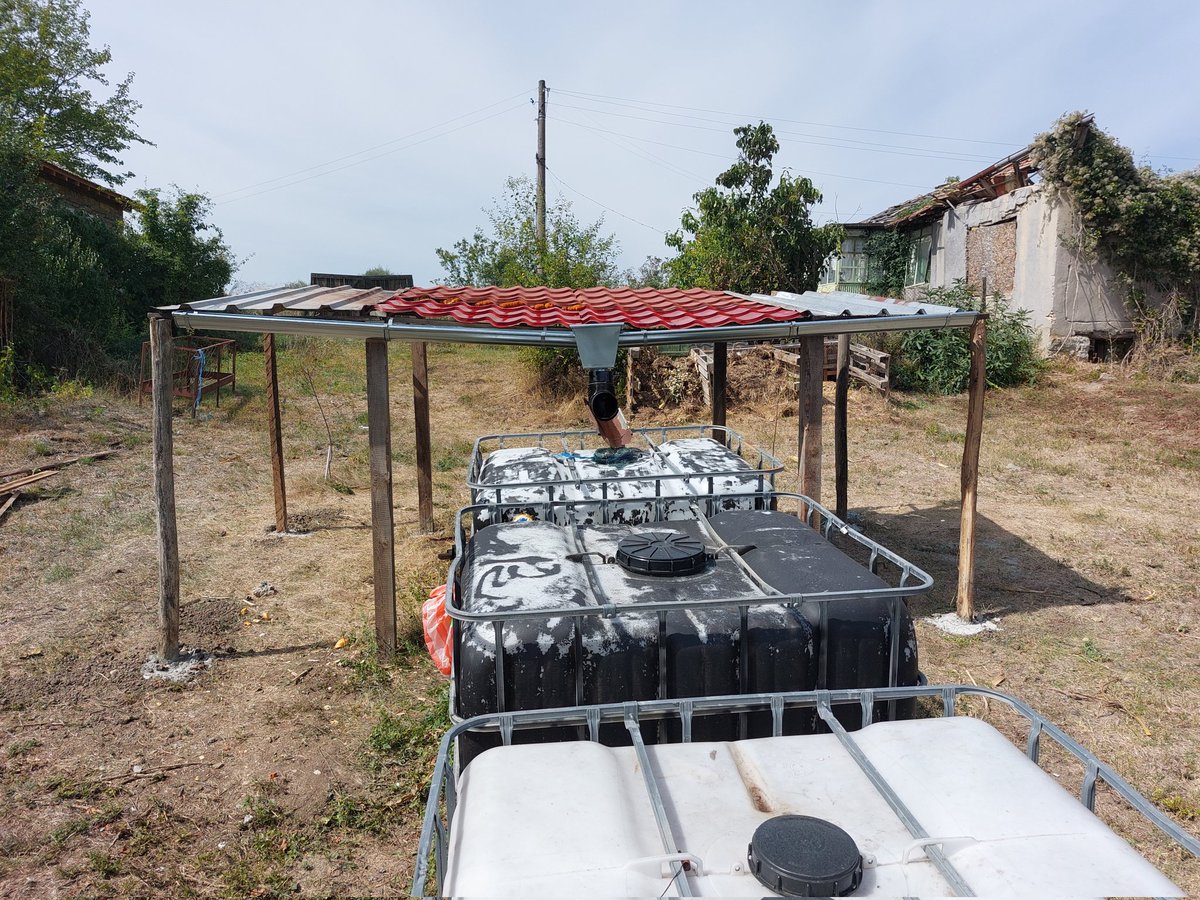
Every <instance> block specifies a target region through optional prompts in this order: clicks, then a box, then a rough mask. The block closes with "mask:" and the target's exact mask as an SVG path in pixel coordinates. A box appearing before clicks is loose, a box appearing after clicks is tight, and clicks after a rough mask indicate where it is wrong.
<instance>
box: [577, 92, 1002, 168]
mask: <svg viewBox="0 0 1200 900" xmlns="http://www.w3.org/2000/svg"><path fill="white" fill-rule="evenodd" d="M558 108H560V109H577V110H581V111H583V112H593V113H599V114H600V115H602V116H616V117H617V118H621V119H636V120H638V121H641V122H652V123H654V124H656V125H666V126H668V127H673V128H692V129H696V130H698V131H712V132H717V133H719V134H728V133H729V128H728V127H725V128H713V127H711V126H708V125H693V124H691V123H690V122H667V121H664V120H662V119H651V118H648V117H646V116H634V115H630V114H629V113H618V112H608V111H607V110H600V109H590V108H588V107H586V106H571V105H570V104H567V103H559V104H558ZM709 121H715V120H709ZM721 124H723V125H726V126H728V125H729V124H730V123H721ZM776 134H777V135H779V136H780V137H787V138H790V139H791V140H792V141H793V143H798V144H811V145H813V146H817V147H832V148H834V149H836V150H857V151H860V152H864V153H887V154H890V155H892V156H911V157H915V158H917V159H940V160H946V161H949V162H976V161H981V160H986V161H991V159H992V157H990V156H982V155H980V154H977V153H953V152H949V153H942V152H939V151H936V150H934V151H927V150H924V149H923V148H918V149H921V150H922V152H915V153H914V152H910V151H908V150H903V149H896V150H887V149H882V148H880V147H854V146H850V145H849V144H831V143H829V142H828V141H819V140H806V138H809V137H813V136H812V135H807V134H799V135H797V134H796V133H795V132H789V131H777V132H776ZM832 140H847V139H843V138H832ZM858 143H866V142H865V141H859V142H858Z"/></svg>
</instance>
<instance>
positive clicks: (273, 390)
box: [263, 334, 288, 534]
mask: <svg viewBox="0 0 1200 900" xmlns="http://www.w3.org/2000/svg"><path fill="white" fill-rule="evenodd" d="M263 368H264V369H265V370H266V373H267V440H268V442H269V443H270V445H271V482H272V484H273V485H274V488H275V531H276V532H277V533H278V534H284V533H286V532H287V530H288V523H287V519H288V515H287V483H286V480H285V478H284V473H283V424H282V422H281V420H280V416H279V373H278V371H277V369H276V366H275V335H273V334H264V335H263Z"/></svg>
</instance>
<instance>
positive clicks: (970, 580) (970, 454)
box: [955, 317, 987, 622]
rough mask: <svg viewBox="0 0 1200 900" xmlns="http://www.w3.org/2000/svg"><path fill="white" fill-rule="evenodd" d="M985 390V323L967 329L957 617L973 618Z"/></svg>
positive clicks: (976, 323)
mask: <svg viewBox="0 0 1200 900" xmlns="http://www.w3.org/2000/svg"><path fill="white" fill-rule="evenodd" d="M986 388H987V320H986V319H985V318H983V317H980V318H979V319H976V321H975V324H974V325H972V326H971V375H970V381H969V383H968V389H967V390H968V395H967V434H966V438H965V439H964V441H963V456H962V478H961V487H962V507H961V510H960V514H959V530H958V596H957V598H956V602H955V605H956V608H957V612H958V615H959V617H960V618H962V619H965V620H966V621H968V622H969V621H971V620H973V619H974V618H975V527H976V515H975V512H976V500H977V495H978V487H979V442H980V437H981V436H982V434H983V395H984V391H985V390H986Z"/></svg>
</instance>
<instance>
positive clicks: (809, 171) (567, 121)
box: [546, 114, 929, 191]
mask: <svg viewBox="0 0 1200 900" xmlns="http://www.w3.org/2000/svg"><path fill="white" fill-rule="evenodd" d="M546 118H548V119H550V118H553V120H554V121H555V122H562V123H564V124H566V125H574V126H575V127H576V128H583V129H586V130H588V131H597V132H603V133H604V134H615V135H619V136H620V137H624V138H629V139H630V140H631V141H643V142H645V143H647V144H657V145H658V146H660V147H670V148H672V149H674V150H686V151H687V152H689V153H698V154H700V155H702V156H712V157H715V158H717V159H721V160H724V161H725V162H729V163H732V162H734V161H735V160H736V159H737V157H735V156H727V155H725V154H723V153H710V152H709V151H707V150H697V149H696V148H695V147H685V146H683V145H682V144H668V143H665V142H663V141H655V140H651V139H650V138H643V137H637V136H636V135H632V134H626V133H624V132H621V131H609V130H608V129H605V128H599V127H596V126H592V125H585V124H584V123H582V122H575V121H572V120H571V119H564V118H562V117H561V116H550V115H549V114H547V116H546ZM803 173H804V174H806V175H820V176H822V177H823V178H844V179H846V180H847V181H865V182H868V183H870V184H886V185H890V186H893V187H909V188H915V189H916V190H919V191H925V190H929V185H927V184H911V183H909V182H906V181H882V180H880V179H878V178H859V177H857V176H855V175H838V174H835V173H833V172H818V171H816V170H815V169H807V168H806V169H804V170H803ZM694 177H696V178H699V179H700V180H701V181H703V180H705V179H704V177H703V176H698V175H697V176H694Z"/></svg>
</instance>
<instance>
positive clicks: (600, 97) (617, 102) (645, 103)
mask: <svg viewBox="0 0 1200 900" xmlns="http://www.w3.org/2000/svg"><path fill="white" fill-rule="evenodd" d="M555 91H557V92H558V93H560V94H570V95H571V96H573V97H578V98H579V99H581V100H589V101H591V102H593V103H606V104H608V105H610V106H626V105H627V104H641V107H662V108H663V109H664V110H666V109H682V110H687V111H688V112H701V113H708V114H710V115H716V116H728V117H730V118H735V119H759V120H760V121H770V122H786V123H787V124H789V125H806V126H809V127H814V128H838V129H841V130H843V131H861V132H865V133H868V134H890V135H894V136H896V137H914V138H923V139H925V140H931V141H954V142H957V143H964V144H993V145H995V146H998V147H1015V146H1018V145H1019V143H1020V142H1019V141H990V140H983V139H981V138H964V137H951V136H949V135H944V134H921V133H919V132H912V131H889V130H887V129H884V128H866V127H863V126H859V125H837V124H834V123H832V122H810V121H806V120H804V119H785V118H783V117H781V116H764V115H752V114H750V113H740V112H730V111H728V110H722V109H705V108H703V107H699V106H681V105H679V104H675V103H661V102H659V101H657V100H636V99H632V98H630V97H613V96H610V95H607V94H592V93H588V92H586V91H572V90H568V89H566V88H555ZM641 107H639V106H629V107H628V108H630V109H639V108H641ZM643 111H644V112H655V111H656V110H654V109H643ZM668 114H669V113H668Z"/></svg>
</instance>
